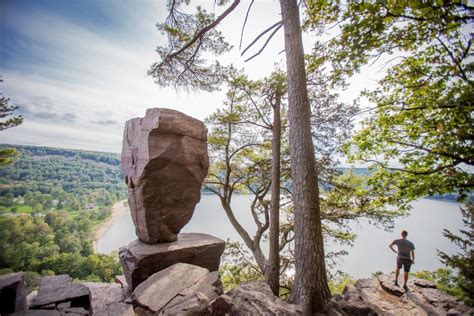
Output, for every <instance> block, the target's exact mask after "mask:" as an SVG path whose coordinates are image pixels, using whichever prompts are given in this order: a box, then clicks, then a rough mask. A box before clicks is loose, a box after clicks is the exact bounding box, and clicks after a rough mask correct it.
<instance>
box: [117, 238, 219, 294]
mask: <svg viewBox="0 0 474 316" xmlns="http://www.w3.org/2000/svg"><path fill="white" fill-rule="evenodd" d="M224 247H225V242H224V241H223V240H221V239H219V238H216V237H213V236H210V235H207V234H201V233H182V234H179V235H178V240H177V241H174V242H170V243H161V244H156V245H149V244H146V243H144V242H141V241H140V240H135V241H133V242H131V243H130V244H128V245H127V246H124V247H121V248H120V250H119V257H120V262H121V263H122V267H123V272H124V275H125V278H126V280H127V283H128V286H129V288H130V290H131V291H133V290H134V289H135V288H136V287H137V286H138V285H139V284H140V283H142V282H143V281H145V280H146V279H147V278H148V277H150V276H151V275H152V274H154V273H156V272H158V271H161V270H163V269H166V268H168V267H170V266H172V265H173V264H175V263H189V264H192V265H195V266H199V267H202V268H205V269H208V270H209V271H217V270H218V269H219V263H220V259H221V255H222V253H223V252H224Z"/></svg>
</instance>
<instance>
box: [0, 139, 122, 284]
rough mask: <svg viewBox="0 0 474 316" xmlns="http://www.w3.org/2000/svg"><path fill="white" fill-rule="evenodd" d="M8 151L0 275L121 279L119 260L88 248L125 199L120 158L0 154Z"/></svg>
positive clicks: (59, 152) (30, 151)
mask: <svg viewBox="0 0 474 316" xmlns="http://www.w3.org/2000/svg"><path fill="white" fill-rule="evenodd" d="M12 147H13V148H14V149H15V150H16V157H14V159H15V160H14V162H13V163H12V164H9V165H6V166H3V167H2V168H0V179H1V180H0V181H1V183H0V268H1V269H2V270H0V271H2V272H3V273H6V272H8V271H11V270H13V271H31V272H32V273H39V274H42V275H49V274H63V273H65V274H69V275H71V276H72V277H74V278H78V279H81V280H94V281H110V280H112V279H113V277H114V276H115V275H117V274H120V273H121V268H120V265H119V263H118V260H117V258H116V255H114V254H112V255H103V254H95V253H94V250H93V248H92V239H93V234H94V231H95V229H96V226H97V225H98V224H99V223H101V222H103V221H104V220H106V219H107V218H108V217H109V216H110V214H111V207H112V205H113V204H114V203H115V202H116V201H119V200H122V199H124V198H126V193H125V185H124V184H123V181H122V176H121V170H120V167H119V164H120V160H119V156H118V155H116V154H108V153H99V152H89V151H80V150H67V149H56V148H48V147H32V146H11V145H8V146H6V145H1V146H0V148H1V149H4V148H12ZM33 275H34V274H33Z"/></svg>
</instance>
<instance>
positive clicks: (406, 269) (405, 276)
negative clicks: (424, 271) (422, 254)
mask: <svg viewBox="0 0 474 316" xmlns="http://www.w3.org/2000/svg"><path fill="white" fill-rule="evenodd" d="M410 268H411V260H409V261H407V262H405V264H404V265H403V288H404V289H405V290H408V287H407V282H408V274H409V273H410Z"/></svg>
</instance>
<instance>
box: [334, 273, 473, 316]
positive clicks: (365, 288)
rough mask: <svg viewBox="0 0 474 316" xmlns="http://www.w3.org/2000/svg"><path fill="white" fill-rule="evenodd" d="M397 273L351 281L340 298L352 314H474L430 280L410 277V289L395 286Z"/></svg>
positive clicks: (343, 306)
mask: <svg viewBox="0 0 474 316" xmlns="http://www.w3.org/2000/svg"><path fill="white" fill-rule="evenodd" d="M394 280H395V275H394V274H393V273H392V274H383V275H380V276H378V277H377V278H372V279H361V280H358V281H357V282H356V284H355V285H348V286H346V288H345V289H344V292H343V296H342V297H339V298H338V299H336V303H337V304H338V305H339V307H340V308H341V309H342V310H343V311H344V312H346V313H347V314H349V315H451V313H454V314H453V315H471V314H472V313H474V309H472V308H469V307H467V306H465V305H464V304H462V303H461V302H460V301H459V300H457V299H456V298H455V297H453V296H451V295H449V294H447V293H445V292H442V291H441V290H438V289H437V288H436V286H435V285H434V284H433V283H432V282H429V281H425V280H422V279H418V278H410V279H409V281H408V284H407V285H408V291H405V290H403V289H402V288H401V287H399V286H395V284H394V283H395V282H394Z"/></svg>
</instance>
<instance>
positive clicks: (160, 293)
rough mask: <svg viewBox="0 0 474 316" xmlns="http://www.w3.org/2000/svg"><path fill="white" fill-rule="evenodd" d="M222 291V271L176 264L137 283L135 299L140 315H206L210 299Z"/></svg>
mask: <svg viewBox="0 0 474 316" xmlns="http://www.w3.org/2000/svg"><path fill="white" fill-rule="evenodd" d="M222 292H223V290H222V283H221V280H220V277H219V272H217V271H215V272H211V273H209V270H207V269H204V268H201V267H198V266H194V265H190V264H186V263H177V264H175V265H172V266H171V267H168V268H167V269H165V270H161V271H159V272H157V273H155V274H153V275H152V276H150V277H149V278H148V279H147V280H146V281H144V282H143V283H141V284H140V285H139V286H137V288H136V289H135V291H133V294H132V301H133V304H134V305H135V306H136V307H138V308H137V310H138V314H139V315H140V314H141V315H146V314H150V313H153V314H159V315H206V314H207V307H208V305H209V303H210V301H212V300H213V299H215V298H216V297H218V296H219V295H220V294H222Z"/></svg>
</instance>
